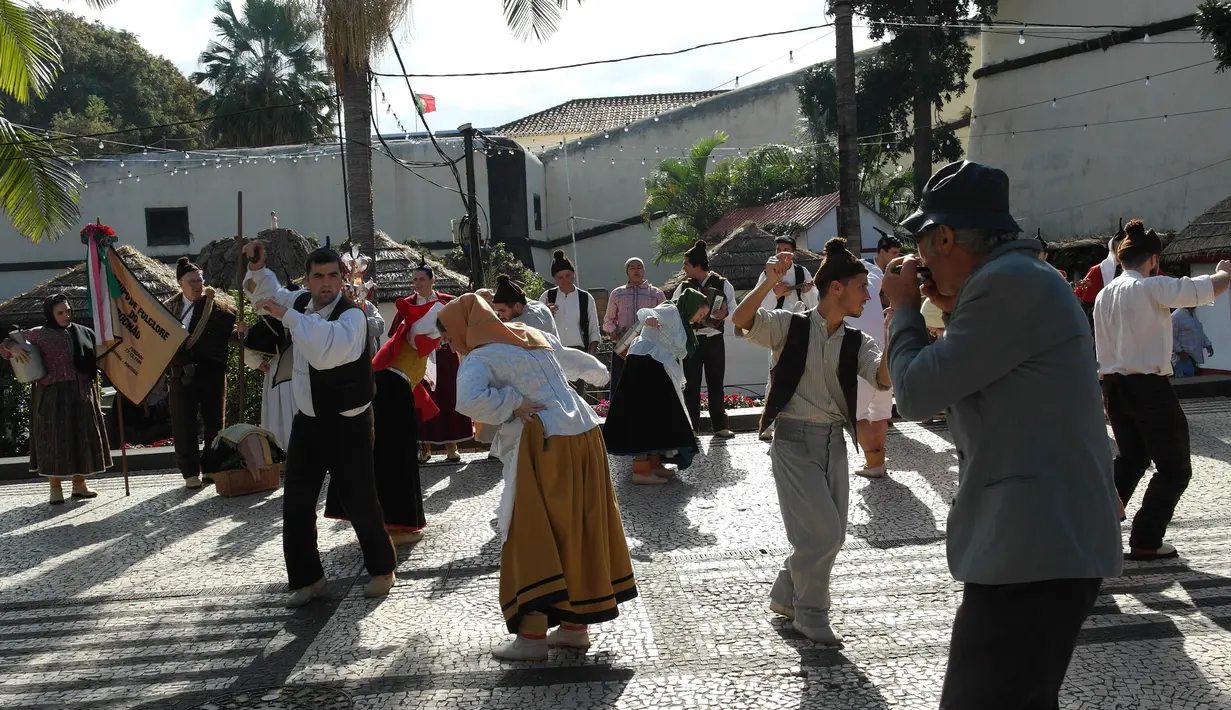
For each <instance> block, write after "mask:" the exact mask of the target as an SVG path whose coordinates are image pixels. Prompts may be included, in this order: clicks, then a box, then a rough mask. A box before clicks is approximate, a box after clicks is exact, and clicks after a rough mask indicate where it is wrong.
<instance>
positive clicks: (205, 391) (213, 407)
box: [166, 257, 235, 488]
mask: <svg viewBox="0 0 1231 710" xmlns="http://www.w3.org/2000/svg"><path fill="white" fill-rule="evenodd" d="M175 276H176V279H177V280H178V281H179V285H180V293H177V294H176V295H174V296H172V297H171V298H170V299H168V300H167V304H166V305H167V310H169V311H171V313H172V314H174V315H175V316H177V317H178V318H179V319H180V324H181V325H182V326H183V327H184V328H186V329H187V331H188V339H187V340H186V341H184V344H183V346H182V347H181V348H180V349H179V351H178V352H176V353H175V356H174V357H173V358H172V359H171V372H170V375H171V433H172V436H174V437H175V458H176V459H177V461H178V463H179V467H180V472H181V473H183V474H184V487H185V488H200V487H201V485H202V484H201V473H202V472H201V447H200V446H199V444H198V443H197V441H198V440H197V435H198V427H197V421H198V420H197V416H198V414H199V415H200V422H201V423H202V424H203V425H204V429H205V445H206V446H209V445H210V444H211V443H212V442H213V441H214V438H215V437H216V436H218V432H219V431H221V430H222V414H223V410H224V409H225V408H226V384H227V382H226V368H227V355H228V351H229V349H230V344H231V333H232V332H233V331H234V330H235V308H234V306H233V305H232V303H231V299H230V298H229V297H228V296H227V295H226V294H220V293H215V292H214V289H212V288H206V287H205V281H204V279H203V278H202V276H201V267H199V266H197V265H196V264H193V263H192V262H190V261H189V260H188V257H181V258H180V260H179V262H178V263H177V264H176V266H175ZM205 478H206V480H209V474H208V473H207V474H206V476H205Z"/></svg>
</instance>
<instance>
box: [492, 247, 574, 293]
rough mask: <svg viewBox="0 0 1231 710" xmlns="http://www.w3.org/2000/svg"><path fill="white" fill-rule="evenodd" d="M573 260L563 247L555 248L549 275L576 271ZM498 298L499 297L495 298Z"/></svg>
mask: <svg viewBox="0 0 1231 710" xmlns="http://www.w3.org/2000/svg"><path fill="white" fill-rule="evenodd" d="M576 270H577V269H576V268H575V267H574V266H573V262H572V261H570V260H569V258H568V257H567V256H565V255H564V250H563V249H557V250H555V251H554V252H552V254H551V275H552V276H555V275H556V274H558V273H560V272H561V271H576ZM497 300H499V299H497Z"/></svg>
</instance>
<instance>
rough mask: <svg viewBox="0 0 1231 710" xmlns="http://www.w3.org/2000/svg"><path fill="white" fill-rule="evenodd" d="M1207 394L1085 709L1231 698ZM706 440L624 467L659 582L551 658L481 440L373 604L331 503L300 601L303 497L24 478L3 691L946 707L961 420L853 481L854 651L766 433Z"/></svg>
mask: <svg viewBox="0 0 1231 710" xmlns="http://www.w3.org/2000/svg"><path fill="white" fill-rule="evenodd" d="M1185 410H1186V411H1187V412H1188V415H1189V421H1190V425H1191V429H1192V442H1193V463H1194V477H1193V482H1192V484H1191V486H1190V487H1189V490H1188V493H1187V494H1186V495H1185V497H1184V499H1183V501H1182V502H1181V504H1180V507H1179V509H1178V511H1177V514H1176V517H1175V521H1174V522H1173V523H1172V525H1171V531H1170V534H1169V537H1168V539H1169V541H1170V542H1172V543H1173V544H1175V545H1176V547H1178V548H1179V550H1180V552H1181V557H1180V558H1179V559H1176V560H1168V561H1163V562H1155V563H1134V562H1130V563H1126V570H1125V574H1124V576H1123V577H1121V578H1119V579H1114V580H1108V581H1107V582H1106V583H1105V585H1104V587H1103V594H1102V596H1101V597H1100V599H1099V601H1098V605H1097V608H1096V609H1095V612H1094V614H1093V615H1092V616H1091V618H1090V619H1089V620H1088V621H1087V623H1086V626H1085V629H1084V630H1083V632H1082V636H1081V641H1080V645H1079V647H1078V649H1077V653H1076V655H1075V657H1074V661H1073V664H1072V667H1071V668H1070V670H1069V676H1068V681H1067V683H1066V686H1065V690H1064V695H1063V698H1062V703H1061V705H1062V707H1065V708H1081V709H1083V710H1084V709H1087V708H1099V709H1103V708H1106V709H1107V710H1113V709H1116V708H1123V709H1125V710H1127V709H1128V708H1134V709H1136V708H1177V709H1182V710H1197V709H1202V710H1215V709H1219V708H1231V553H1229V552H1228V549H1227V548H1228V545H1229V544H1231V424H1228V416H1227V415H1228V414H1231V399H1212V400H1194V401H1190V402H1186V403H1185ZM1028 425H1029V424H1028V423H1023V426H1028ZM703 447H704V449H705V454H704V455H703V456H702V457H701V458H700V459H699V460H698V462H697V463H696V464H695V465H694V467H693V468H692V469H690V470H689V471H687V472H685V473H684V474H683V475H682V476H681V477H680V480H678V481H675V482H673V483H671V484H669V485H666V486H658V487H634V486H632V485H631V484H629V483H628V481H627V477H628V473H629V466H630V464H629V462H628V461H627V460H617V461H616V462H615V463H614V464H613V474H614V475H615V478H616V488H617V494H618V496H619V500H620V507H621V511H622V514H623V516H624V523H625V528H626V532H627V534H628V538H629V545H630V549H631V550H632V552H633V555H634V558H635V559H634V564H635V566H636V572H637V576H638V578H639V583H640V590H641V596H640V597H639V598H638V599H636V600H634V601H633V602H631V603H629V604H627V605H625V606H624V607H622V614H621V616H620V618H619V619H618V620H616V621H614V622H611V623H609V624H604V625H602V626H599V627H596V628H595V629H594V630H593V641H594V645H593V647H592V648H591V649H590V651H589V652H588V653H584V654H583V653H581V652H576V651H564V652H555V651H553V652H552V655H551V658H550V660H548V661H547V662H544V663H533V664H509V663H502V662H499V661H496V660H495V659H493V658H492V657H491V655H490V651H491V649H492V647H493V646H494V645H496V644H498V643H501V642H503V641H505V640H506V636H505V635H504V633H503V622H502V618H501V616H500V611H499V608H498V604H497V602H496V591H497V576H498V570H497V565H498V562H499V544H498V541H497V538H496V534H495V531H494V509H495V506H496V502H497V500H498V498H499V495H500V490H501V487H502V483H501V481H500V472H499V467H498V464H497V463H496V462H494V461H489V460H486V459H485V458H484V457H483V456H468V457H467V459H466V461H464V462H463V463H462V464H459V465H446V464H433V465H430V466H427V467H425V468H424V471H423V481H424V495H425V499H426V508H427V514H428V520H429V527H428V529H427V535H426V537H425V539H424V540H423V542H422V543H420V544H418V545H417V546H414V547H404V548H401V549H400V550H399V559H400V563H399V567H398V575H399V578H400V579H399V582H398V586H397V587H395V588H394V590H393V592H392V594H391V595H390V596H389V597H388V598H386V599H383V600H376V601H373V600H366V599H364V598H363V596H362V586H363V584H364V582H365V581H366V579H367V576H366V573H365V572H364V571H363V565H362V561H361V558H360V554H359V549H358V546H357V544H356V543H355V540H354V536H353V534H352V533H351V531H350V529H349V525H348V524H346V523H339V522H335V521H326V520H324V519H322V520H321V522H320V525H319V529H320V538H321V542H320V546H321V550H322V554H323V556H324V559H325V566H326V569H327V570H328V575H329V579H330V586H329V590H328V593H327V594H326V596H325V597H324V598H323V599H320V600H318V601H317V602H314V603H313V604H311V605H309V606H308V607H305V608H303V609H299V610H296V611H290V610H286V609H284V608H282V606H281V603H282V601H283V599H284V597H285V586H284V585H285V577H284V571H283V565H282V549H281V544H282V542H281V494H280V493H274V494H271V495H268V496H265V495H255V496H246V497H239V498H222V497H219V496H218V495H217V494H216V493H215V492H214V491H213V490H212V489H211V488H206V489H204V490H202V491H195V492H194V491H187V490H185V489H184V488H183V487H182V479H181V478H180V477H179V475H178V474H177V473H176V472H173V471H172V472H165V473H161V474H151V475H142V476H139V477H135V478H134V479H133V486H132V490H133V495H132V496H131V497H129V498H125V497H124V496H123V484H122V482H121V480H120V479H119V478H116V477H108V478H103V479H100V480H98V481H96V482H95V484H94V486H95V487H96V488H97V489H98V490H99V493H100V495H99V497H98V498H97V499H95V500H93V501H88V502H78V501H71V502H69V503H68V504H66V505H63V506H56V507H52V506H49V505H47V503H46V496H47V490H46V485H45V484H44V483H42V482H29V483H25V482H23V483H16V484H10V485H3V486H0V707H3V708H27V709H44V708H46V709H50V708H65V707H71V708H83V709H95V708H97V709H103V708H106V709H108V710H110V709H119V708H134V709H136V708H139V709H141V710H153V709H155V708H157V709H160V710H161V709H164V708H165V709H167V710H189V709H192V710H198V709H199V710H206V709H212V710H248V709H250V708H266V709H268V710H298V709H299V708H312V709H313V710H344V709H348V708H352V707H353V708H356V709H357V710H368V709H373V710H384V709H392V708H423V709H429V708H430V709H445V708H462V709H467V710H479V709H483V710H501V709H504V708H509V709H514V708H517V709H520V708H625V709H628V710H642V709H644V710H649V709H651V708H681V709H683V708H723V709H724V710H726V709H732V710H754V709H762V708H764V709H766V710H769V709H774V710H777V709H779V708H800V709H818V710H819V709H830V708H832V709H834V710H850V709H855V708H912V709H913V708H934V707H936V704H937V699H938V695H939V692H940V687H941V680H942V678H943V676H944V669H945V656H946V646H947V644H948V638H949V629H950V625H951V623H952V620H953V614H954V610H955V609H956V607H957V603H958V601H959V599H960V585H958V584H957V583H955V582H954V581H953V580H952V578H951V577H950V576H949V572H948V569H947V566H946V564H945V559H944V529H945V516H946V513H947V508H948V501H949V500H950V499H951V497H952V495H953V492H954V489H955V486H956V470H957V469H956V458H955V452H954V449H953V446H952V444H951V443H950V437H949V434H948V431H947V430H946V429H945V428H944V426H943V425H941V426H920V425H916V424H896V425H895V426H894V427H893V429H892V430H891V435H890V439H889V457H890V458H889V461H890V467H891V470H892V471H893V473H892V475H891V477H890V478H888V479H884V480H875V481H868V480H865V479H862V478H858V477H856V476H854V475H853V474H852V477H851V481H852V483H851V489H852V490H851V511H850V520H851V524H850V535H849V539H848V541H847V545H846V547H845V549H844V550H843V552H842V554H841V555H840V557H839V559H838V565H837V569H836V570H835V576H834V580H833V593H834V594H833V596H834V612H833V622H834V625H835V627H836V628H837V630H838V631H839V632H840V633H842V634H843V635H844V636H845V637H846V643H845V645H844V647H842V648H840V649H828V648H823V647H818V646H816V645H815V644H812V643H810V642H808V641H806V640H804V639H803V638H801V637H799V636H797V635H796V634H795V633H793V632H792V631H791V629H790V627H789V625H788V624H787V623H785V622H784V621H783V620H780V619H777V618H775V617H774V616H773V615H772V614H771V613H770V612H769V610H768V606H767V605H768V597H767V595H768V592H769V588H770V585H771V583H772V581H773V579H774V576H775V574H776V573H777V569H778V567H779V565H780V564H781V562H782V557H783V555H784V554H785V552H786V539H785V536H784V534H783V531H782V527H781V521H780V518H779V515H778V504H777V499H776V493H775V490H774V485H773V481H772V478H771V476H770V473H769V459H768V457H767V455H766V452H767V450H768V446H767V445H766V444H764V443H762V442H760V441H758V440H757V439H756V438H755V437H754V436H752V435H741V436H739V437H738V438H736V439H735V440H732V441H729V442H723V441H714V440H708V439H707V440H705V441H704V442H703ZM852 459H853V462H852V464H853V465H854V464H855V463H858V462H859V457H858V456H857V455H855V456H852ZM1141 488H1142V490H1144V485H1143V486H1142V487H1141ZM1139 495H1140V494H1139ZM1136 505H1137V502H1136V501H1135V502H1134V503H1133V504H1131V505H1130V506H1129V514H1130V516H1131V515H1132V513H1133V512H1134V511H1135V509H1136ZM1125 536H1126V538H1127V528H1126V530H1125Z"/></svg>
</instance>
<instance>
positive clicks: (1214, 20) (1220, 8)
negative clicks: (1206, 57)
mask: <svg viewBox="0 0 1231 710" xmlns="http://www.w3.org/2000/svg"><path fill="white" fill-rule="evenodd" d="M1197 26H1198V27H1200V28H1201V39H1203V40H1205V41H1207V42H1210V43H1212V44H1213V45H1214V58H1215V59H1217V60H1218V71H1220V72H1224V71H1226V70H1227V68H1228V67H1231V2H1228V0H1205V2H1203V3H1201V5H1200V6H1199V7H1198V8H1197Z"/></svg>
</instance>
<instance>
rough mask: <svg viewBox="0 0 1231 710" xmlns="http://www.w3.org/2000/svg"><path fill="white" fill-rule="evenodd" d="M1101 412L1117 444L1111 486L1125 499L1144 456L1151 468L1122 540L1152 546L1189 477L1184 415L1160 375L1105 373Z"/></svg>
mask: <svg viewBox="0 0 1231 710" xmlns="http://www.w3.org/2000/svg"><path fill="white" fill-rule="evenodd" d="M1103 394H1104V396H1105V400H1106V403H1107V418H1108V419H1110V420H1111V431H1112V433H1113V434H1114V435H1115V437H1116V447H1117V448H1118V449H1119V450H1120V452H1119V454H1117V455H1116V458H1115V463H1114V467H1115V474H1116V491H1117V492H1118V493H1119V494H1120V500H1121V502H1123V503H1125V504H1126V505H1127V504H1128V501H1129V499H1130V498H1132V497H1133V491H1135V490H1137V484H1138V483H1140V482H1141V478H1142V476H1144V475H1145V472H1146V469H1147V468H1149V467H1150V462H1151V461H1153V462H1154V466H1155V472H1154V476H1153V477H1152V478H1151V479H1150V486H1149V487H1148V488H1146V492H1145V496H1144V497H1143V498H1142V500H1141V509H1140V510H1138V511H1137V515H1136V516H1134V517H1133V531H1132V534H1131V535H1129V539H1128V544H1129V547H1131V548H1133V549H1143V550H1156V549H1158V548H1159V547H1162V544H1163V536H1164V535H1166V533H1167V526H1168V525H1169V524H1170V523H1171V516H1172V515H1174V514H1175V506H1176V504H1177V503H1179V502H1180V496H1182V495H1183V494H1184V490H1185V489H1187V488H1188V481H1189V480H1190V479H1191V478H1192V477H1193V465H1192V458H1191V456H1190V452H1189V440H1188V417H1186V416H1184V410H1183V409H1182V408H1181V407H1180V400H1179V398H1178V397H1176V395H1175V389H1173V388H1172V387H1171V382H1170V380H1168V379H1167V378H1166V377H1163V376H1162V375H1107V376H1105V377H1104V378H1103Z"/></svg>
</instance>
